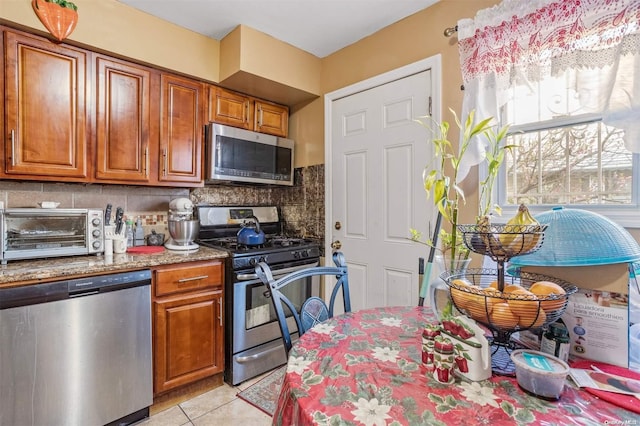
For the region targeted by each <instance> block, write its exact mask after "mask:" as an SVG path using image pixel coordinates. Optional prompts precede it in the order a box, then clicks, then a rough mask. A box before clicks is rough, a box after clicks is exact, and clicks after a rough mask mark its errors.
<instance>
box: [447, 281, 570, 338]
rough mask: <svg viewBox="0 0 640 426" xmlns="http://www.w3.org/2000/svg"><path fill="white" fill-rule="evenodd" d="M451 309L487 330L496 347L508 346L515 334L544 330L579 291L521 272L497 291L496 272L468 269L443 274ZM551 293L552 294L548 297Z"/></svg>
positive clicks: (563, 284)
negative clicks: (535, 329)
mask: <svg viewBox="0 0 640 426" xmlns="http://www.w3.org/2000/svg"><path fill="white" fill-rule="evenodd" d="M440 277H441V278H442V279H443V280H444V281H445V282H446V283H447V285H448V286H449V291H450V294H451V300H452V301H453V304H454V306H455V307H456V308H457V309H458V310H459V311H460V312H462V313H463V314H465V315H466V316H468V317H470V318H472V319H474V320H475V321H477V322H479V323H481V324H483V325H485V326H486V327H487V328H489V329H490V330H491V331H492V332H493V334H494V337H495V338H496V339H497V340H498V341H497V342H496V343H504V344H506V343H508V337H509V336H510V334H511V333H513V332H516V331H522V330H527V329H530V328H540V327H544V326H546V325H548V324H550V323H552V322H554V321H556V320H557V319H558V318H560V317H561V316H562V314H563V313H564V311H565V309H566V307H567V301H568V297H569V296H570V295H571V294H573V293H575V292H576V291H578V288H577V287H576V286H575V285H573V284H571V283H569V282H567V281H564V280H561V279H558V278H554V277H550V276H547V275H542V274H534V273H529V272H520V273H519V275H518V276H512V275H506V276H505V277H504V289H503V291H500V290H498V270H495V269H467V270H464V271H463V270H457V271H453V272H444V273H442V274H441V275H440ZM550 292H551V293H550Z"/></svg>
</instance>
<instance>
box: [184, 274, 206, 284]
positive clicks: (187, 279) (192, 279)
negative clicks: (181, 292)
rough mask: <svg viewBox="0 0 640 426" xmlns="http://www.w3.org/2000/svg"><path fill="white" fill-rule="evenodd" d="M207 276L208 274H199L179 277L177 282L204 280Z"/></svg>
mask: <svg viewBox="0 0 640 426" xmlns="http://www.w3.org/2000/svg"><path fill="white" fill-rule="evenodd" d="M207 278H209V275H200V276H198V277H190V278H180V279H179V280H178V282H179V283H186V282H189V281H198V280H204V279H207Z"/></svg>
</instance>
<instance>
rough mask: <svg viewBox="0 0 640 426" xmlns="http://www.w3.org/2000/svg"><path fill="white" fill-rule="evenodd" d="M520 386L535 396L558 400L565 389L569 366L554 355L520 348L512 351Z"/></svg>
mask: <svg viewBox="0 0 640 426" xmlns="http://www.w3.org/2000/svg"><path fill="white" fill-rule="evenodd" d="M511 360H512V361H513V363H514V365H515V367H516V379H517V380H518V384H519V385H520V387H521V388H522V389H524V390H526V391H528V392H530V393H532V394H533V395H535V396H538V397H542V398H546V399H552V400H557V399H559V398H560V395H561V394H562V390H563V389H564V384H565V380H566V379H567V374H569V366H568V365H567V363H566V362H564V361H562V360H561V359H560V358H557V357H555V356H553V355H550V354H547V353H544V352H540V351H533V350H529V349H518V350H515V351H513V352H512V353H511Z"/></svg>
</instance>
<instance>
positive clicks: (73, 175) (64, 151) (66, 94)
mask: <svg viewBox="0 0 640 426" xmlns="http://www.w3.org/2000/svg"><path fill="white" fill-rule="evenodd" d="M4 35H5V61H4V76H5V117H6V118H5V145H4V150H3V154H4V168H3V170H2V174H3V175H4V176H7V177H14V178H18V177H20V178H26V179H35V178H39V179H43V178H44V179H48V178H49V177H51V178H55V180H61V181H78V180H86V179H87V177H88V176H89V169H88V167H89V162H88V161H87V158H88V153H87V152H88V150H87V140H88V137H87V127H86V117H87V111H86V100H87V90H86V66H87V52H85V51H83V50H80V49H75V48H72V47H68V46H61V45H57V44H53V43H51V42H49V41H46V40H44V39H40V38H37V37H31V36H28V35H24V34H18V33H13V32H11V31H5V33H4Z"/></svg>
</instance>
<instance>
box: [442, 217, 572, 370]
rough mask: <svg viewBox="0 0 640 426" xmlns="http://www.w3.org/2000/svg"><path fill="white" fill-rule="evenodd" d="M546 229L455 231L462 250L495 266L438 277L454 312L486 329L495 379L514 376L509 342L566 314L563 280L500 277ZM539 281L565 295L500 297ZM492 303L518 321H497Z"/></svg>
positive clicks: (567, 291) (503, 227)
mask: <svg viewBox="0 0 640 426" xmlns="http://www.w3.org/2000/svg"><path fill="white" fill-rule="evenodd" d="M545 229H546V225H490V226H483V227H480V226H478V225H459V226H458V230H459V231H460V232H461V234H462V236H463V239H464V242H465V245H466V246H467V247H468V248H469V249H470V250H472V251H473V252H475V253H478V254H481V255H484V256H488V257H490V258H491V259H492V260H493V261H495V262H496V265H497V267H496V269H468V270H466V271H453V272H451V273H444V274H442V278H443V279H444V281H445V282H446V283H447V284H448V285H449V288H450V292H451V298H452V300H453V303H454V305H455V306H456V308H457V309H458V310H459V311H460V312H462V313H464V314H465V315H467V316H469V317H471V318H473V319H474V320H475V321H477V322H479V323H481V324H483V325H485V326H486V327H487V328H488V329H489V330H490V331H491V334H492V337H491V338H490V342H491V346H492V357H491V359H492V368H493V372H494V373H497V374H508V375H511V374H513V373H514V370H515V368H514V365H513V363H512V362H511V357H510V353H511V351H512V350H513V349H515V348H516V344H515V343H514V342H513V341H512V339H511V336H512V334H513V333H515V332H518V331H523V330H527V329H529V328H539V327H544V326H546V325H547V324H550V323H551V322H554V321H556V320H557V319H558V318H560V316H561V315H562V313H563V312H564V310H565V309H566V304H567V297H568V296H569V295H570V294H572V293H575V292H576V291H577V288H576V287H575V286H574V285H572V284H570V283H568V282H566V281H563V280H559V279H557V278H554V277H549V276H546V275H541V274H532V273H527V272H521V271H519V272H518V273H517V274H514V275H507V274H506V273H505V263H506V262H508V261H509V260H510V259H511V258H512V257H515V256H522V255H526V254H529V253H533V252H535V251H536V250H538V249H539V248H540V246H541V245H542V242H543V240H544V230H545ZM539 281H551V282H553V283H556V284H558V285H560V286H561V287H562V288H563V289H564V290H565V294H562V295H549V296H535V297H534V296H532V295H530V294H519V293H518V292H515V293H512V292H511V291H505V288H507V286H509V285H518V286H520V287H522V288H524V289H529V288H530V287H531V285H532V284H533V283H535V282H539ZM497 303H507V304H509V306H516V307H517V309H518V312H520V313H522V316H520V317H516V318H518V321H517V323H516V322H514V316H513V315H509V316H504V317H501V316H500V315H499V314H497V312H493V307H494V306H495V305H496V304H497Z"/></svg>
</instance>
